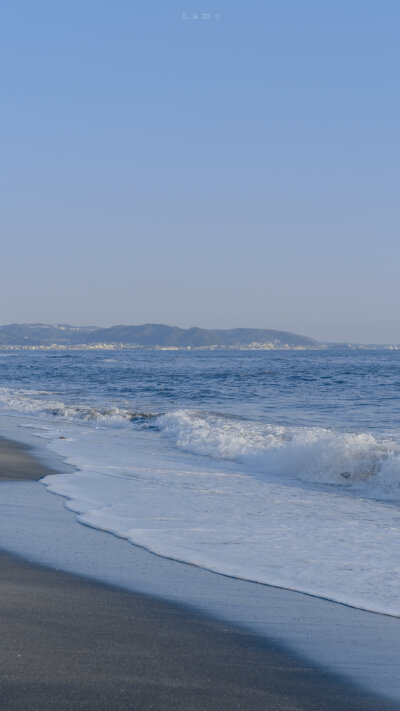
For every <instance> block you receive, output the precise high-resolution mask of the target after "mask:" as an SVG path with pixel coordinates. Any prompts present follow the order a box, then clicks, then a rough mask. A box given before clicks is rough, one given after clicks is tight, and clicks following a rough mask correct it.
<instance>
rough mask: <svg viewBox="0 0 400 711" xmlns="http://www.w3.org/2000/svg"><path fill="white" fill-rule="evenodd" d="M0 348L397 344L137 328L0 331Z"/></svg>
mask: <svg viewBox="0 0 400 711" xmlns="http://www.w3.org/2000/svg"><path fill="white" fill-rule="evenodd" d="M0 348H2V349H6V350H66V349H74V350H122V349H136V348H138V349H151V350H169V351H171V350H172V351H179V350H216V349H223V350H251V351H260V350H262V351H266V350H268V351H271V350H285V351H287V350H296V351H298V350H332V349H334V350H338V349H349V350H381V349H385V350H399V349H400V345H399V344H379V345H378V344H357V343H329V342H319V341H316V340H315V339H313V338H310V337H309V336H303V335H300V334H297V333H291V332H290V331H277V330H274V329H259V328H233V329H204V328H198V327H194V328H186V329H184V328H179V327H177V326H168V325H164V324H143V325H140V326H110V327H109V328H98V327H96V326H71V325H68V324H57V325H49V324H41V323H37V324H10V325H5V326H0Z"/></svg>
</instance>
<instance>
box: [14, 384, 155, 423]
mask: <svg viewBox="0 0 400 711" xmlns="http://www.w3.org/2000/svg"><path fill="white" fill-rule="evenodd" d="M51 395H52V393H50V392H48V391H45V390H43V391H42V390H18V391H12V390H9V389H7V388H2V389H1V390H0V407H3V408H6V409H7V410H14V411H17V412H20V413H21V412H22V413H24V414H26V415H41V416H42V415H44V416H50V417H59V418H61V419H64V420H68V421H72V422H74V421H78V422H79V421H80V422H97V423H99V424H104V425H114V426H123V425H129V424H130V423H132V422H137V423H141V422H148V421H150V420H153V419H154V418H156V417H157V413H152V412H141V411H135V410H131V409H130V408H124V407H116V406H115V407H112V406H107V407H94V406H90V405H77V404H66V403H64V402H61V401H59V400H53V399H50V398H49V396H51ZM40 396H42V397H40ZM44 398H45V399H44Z"/></svg>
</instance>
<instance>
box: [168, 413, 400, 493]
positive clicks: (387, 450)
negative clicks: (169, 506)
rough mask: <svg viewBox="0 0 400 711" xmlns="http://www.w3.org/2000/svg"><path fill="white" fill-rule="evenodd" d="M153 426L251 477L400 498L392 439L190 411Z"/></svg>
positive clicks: (399, 459)
mask: <svg viewBox="0 0 400 711" xmlns="http://www.w3.org/2000/svg"><path fill="white" fill-rule="evenodd" d="M157 424H158V426H159V427H160V428H161V429H162V431H163V432H164V434H165V435H167V436H168V437H170V438H172V439H173V440H174V442H175V444H176V446H177V447H179V448H181V449H183V450H185V451H188V452H192V453H194V454H198V455H207V456H211V457H214V458H220V459H221V458H222V459H229V460H234V461H238V462H241V463H242V464H245V465H246V466H247V467H249V468H251V470H252V473H253V472H255V471H256V472H258V473H260V474H264V475H268V476H271V477H274V478H275V477H278V478H282V477H284V478H291V479H301V480H303V481H306V482H313V483H320V484H336V485H340V486H341V487H344V488H354V489H358V490H360V489H365V492H364V493H365V494H366V495H368V494H369V495H372V496H377V497H379V498H381V497H384V498H389V499H392V498H394V499H399V498H400V447H399V445H398V444H397V443H396V442H395V441H394V440H393V439H382V440H378V439H376V437H374V436H373V435H372V434H366V433H362V432H361V433H347V432H337V431H333V430H329V429H324V428H321V427H278V426H273V425H263V424H259V423H257V422H249V421H240V420H236V419H235V420H234V419H230V418H225V417H220V416H218V415H205V414H202V413H200V412H194V411H190V410H177V411H173V412H170V413H168V414H166V415H163V416H160V417H159V418H158V419H157Z"/></svg>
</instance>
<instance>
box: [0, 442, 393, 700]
mask: <svg viewBox="0 0 400 711" xmlns="http://www.w3.org/2000/svg"><path fill="white" fill-rule="evenodd" d="M48 473H49V470H48V469H47V468H46V467H44V466H43V465H41V464H40V463H39V462H38V461H36V460H35V459H33V458H32V457H31V455H30V453H29V449H28V448H26V447H22V446H21V445H18V444H16V443H14V442H10V441H7V440H0V479H4V480H8V481H9V480H13V479H14V480H18V481H20V482H21V486H23V485H24V484H23V480H28V479H37V478H39V477H40V476H44V475H45V474H48ZM0 487H1V483H0ZM0 496H1V489H0ZM0 708H1V709H2V710H4V711H7V710H14V709H15V710H16V709H18V710H19V709H21V710H22V709H30V710H34V711H50V709H51V710H53V709H56V708H57V709H65V710H67V709H68V710H70V711H75V710H76V711H78V709H91V710H93V711H94V710H96V711H106V710H107V711H109V709H115V710H116V711H122V710H124V711H125V710H127V709H128V710H131V709H132V710H133V709H137V710H138V711H141V710H143V711H145V710H147V709H153V710H154V709H155V710H156V711H162V710H169V709H171V711H172V710H173V711H175V710H182V711H191V710H193V711H197V710H199V711H200V710H201V711H203V710H205V709H210V711H214V710H215V711H224V710H225V709H226V710H228V709H229V710H231V709H233V710H234V709H247V710H248V711H257V710H258V709H260V710H261V709H268V710H271V711H275V710H276V711H278V710H281V711H283V710H285V711H289V710H291V711H300V710H304V711H305V710H306V709H307V711H314V709H315V711H325V710H326V711H331V710H332V711H333V709H335V710H336V709H340V710H344V711H346V710H348V711H350V710H351V711H353V710H354V711H356V710H359V711H361V710H363V711H369V710H371V711H377V710H378V709H379V710H382V711H386V710H387V711H389V710H391V709H393V710H394V709H400V704H396V703H395V702H390V701H386V700H384V699H382V698H378V697H376V696H373V695H370V694H368V693H364V692H363V691H361V690H359V689H358V688H356V687H355V686H353V685H351V684H350V683H347V682H345V681H343V680H342V679H340V678H339V677H336V676H335V675H333V674H329V673H327V672H323V671H321V670H318V669H316V668H313V667H312V666H310V665H309V664H308V663H307V662H305V661H304V660H302V659H301V658H299V657H296V656H295V655H293V654H291V653H289V652H287V651H286V650H285V649H284V648H282V647H281V646H280V645H278V644H276V643H275V642H274V641H273V640H268V639H265V638H258V637H257V636H255V635H253V634H251V633H248V632H246V631H244V630H241V629H238V628H236V627H233V626H229V625H226V624H224V623H223V622H219V621H216V620H213V619H211V618H210V617H207V616H205V615H201V614H197V613H196V612H195V611H194V610H193V609H190V608H187V607H184V606H181V605H174V604H171V603H169V602H164V601H162V600H160V599H158V598H153V597H150V596H146V595H142V594H138V593H132V592H128V591H124V590H119V589H116V588H113V587H111V586H107V585H102V584H100V583H96V582H92V581H90V580H87V579H85V578H82V577H78V576H75V575H72V574H69V573H63V572H60V571H57V570H52V569H48V568H44V567H41V566H39V565H36V564H31V563H29V562H25V561H23V560H21V559H19V558H16V557H14V556H11V555H9V554H7V553H1V554H0Z"/></svg>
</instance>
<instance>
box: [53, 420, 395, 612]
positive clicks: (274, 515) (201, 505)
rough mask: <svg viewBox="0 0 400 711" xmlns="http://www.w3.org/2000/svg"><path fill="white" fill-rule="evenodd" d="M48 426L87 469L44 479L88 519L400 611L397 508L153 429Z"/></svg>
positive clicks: (196, 559)
mask: <svg viewBox="0 0 400 711" xmlns="http://www.w3.org/2000/svg"><path fill="white" fill-rule="evenodd" d="M60 434H62V435H63V436H67V439H59V438H58V437H59V436H60ZM44 436H51V437H52V448H53V449H55V450H56V451H57V452H58V453H60V454H64V455H66V456H67V457H68V460H67V461H69V462H70V463H71V464H74V465H75V466H78V467H79V471H78V472H77V473H75V474H74V473H71V474H62V475H59V476H51V477H47V478H46V479H44V484H45V485H46V486H47V487H48V488H49V490H50V491H53V492H54V493H58V494H61V495H63V496H66V497H67V498H68V504H67V506H68V508H70V509H71V510H72V511H74V512H75V513H76V515H77V517H78V520H79V521H80V522H81V523H84V524H86V525H89V526H92V527H94V528H99V529H102V530H105V531H109V532H111V533H113V534H114V535H117V536H120V537H121V538H125V539H127V540H128V541H130V542H131V543H134V544H136V545H140V546H143V547H144V548H146V549H148V550H150V551H153V552H154V553H157V554H159V555H162V556H167V557H170V558H175V559H177V560H181V561H185V562H188V563H191V564H194V565H197V566H201V567H204V568H208V569H210V570H214V571H216V572H220V573H224V574H226V575H230V576H233V577H238V578H244V579H248V580H253V581H257V582H261V583H267V584H272V585H276V586H279V587H284V588H290V589H294V590H299V591H303V592H306V593H310V594H313V595H319V596H321V597H326V598H329V599H332V600H337V601H339V602H343V603H346V604H349V605H353V606H355V607H362V608H364V609H368V610H373V611H376V612H384V613H388V614H392V615H397V616H400V603H399V599H398V589H399V586H400V566H399V565H398V562H397V559H398V550H399V548H400V511H399V509H398V507H396V506H393V505H388V504H385V503H379V502H377V501H372V500H368V499H364V498H358V497H355V496H347V495H341V494H333V493H328V492H323V491H317V490H315V489H310V488H304V487H303V486H301V483H299V484H298V485H297V486H295V485H294V484H293V482H291V483H290V485H286V484H279V483H277V482H276V481H275V482H272V481H267V480H263V479H262V478H258V477H255V476H254V475H251V474H249V473H246V470H245V468H244V467H241V466H239V465H238V464H236V463H235V464H234V463H232V461H227V460H219V461H218V462H216V461H215V460H212V459H210V458H209V457H199V455H195V456H193V455H191V454H186V453H184V452H181V453H180V454H179V451H177V450H176V449H175V448H174V447H170V448H168V447H165V443H163V442H162V440H161V439H160V436H159V434H157V433H156V432H153V431H152V432H150V433H149V432H144V431H140V430H131V431H128V430H126V429H112V428H109V429H108V430H107V431H106V430H105V429H104V428H103V429H101V430H98V429H97V430H96V429H90V428H88V427H86V428H83V427H82V426H81V427H80V428H78V427H77V425H69V426H68V427H63V428H62V429H61V428H60V429H58V430H54V431H53V432H48V433H44ZM149 438H150V439H149Z"/></svg>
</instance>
